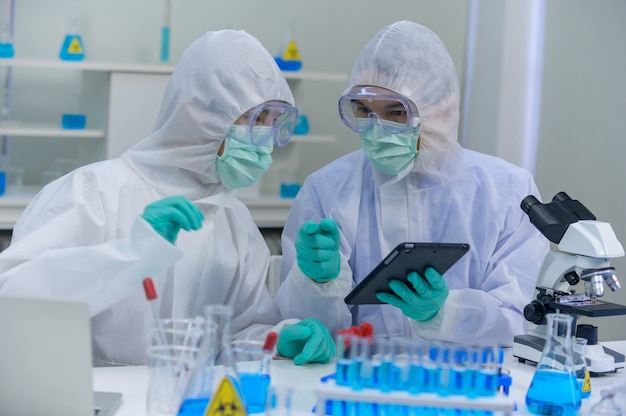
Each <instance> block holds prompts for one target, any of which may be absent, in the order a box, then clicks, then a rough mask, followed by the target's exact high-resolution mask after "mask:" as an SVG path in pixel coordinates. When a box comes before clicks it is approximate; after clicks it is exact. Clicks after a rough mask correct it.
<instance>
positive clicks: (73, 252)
mask: <svg viewBox="0 0 626 416" xmlns="http://www.w3.org/2000/svg"><path fill="white" fill-rule="evenodd" d="M296 119H297V109H296V108H295V107H294V100H293V96H292V94H291V91H290V89H289V87H288V85H287V82H286V81H285V78H284V76H283V75H282V73H281V72H280V70H279V69H278V67H277V65H276V63H275V61H274V59H273V57H272V56H271V54H270V53H269V52H268V51H267V50H266V49H265V48H264V47H263V46H262V45H261V43H260V42H259V41H258V40H257V39H255V38H253V37H252V36H250V35H249V34H247V33H246V32H244V31H235V30H224V31H216V32H207V33H206V34H204V35H203V36H202V37H200V38H199V39H197V40H196V41H194V42H193V43H192V44H191V45H190V46H189V47H188V48H187V49H186V50H185V52H184V53H183V54H182V56H181V58H180V61H179V62H178V64H177V65H176V68H175V70H174V72H173V74H172V76H171V79H170V80H169V83H168V85H167V87H166V90H165V93H164V96H163V101H162V104H161V108H160V111H159V113H158V118H157V121H156V125H155V128H154V131H153V132H152V133H151V134H150V135H149V136H147V137H146V138H144V139H143V140H142V141H141V142H139V143H138V144H136V145H135V146H134V147H132V148H130V149H129V150H128V151H126V152H125V153H124V154H122V155H121V156H120V157H118V158H114V159H110V160H107V161H102V162H96V163H93V164H90V165H87V166H84V167H81V168H79V169H77V170H75V171H73V172H71V173H69V174H67V175H65V176H63V177H61V178H59V179H57V180H55V181H54V182H52V183H50V184H49V185H47V186H46V187H44V189H42V191H41V192H40V193H39V194H38V195H37V196H36V197H35V199H34V200H33V201H32V202H31V203H30V204H29V205H28V207H27V208H26V210H25V211H24V213H23V214H22V215H21V216H20V218H19V220H18V221H17V223H16V224H15V228H14V233H13V240H12V242H11V245H10V247H9V248H8V249H6V250H5V251H4V252H3V253H1V254H0V295H2V294H21V295H32V296H40V297H51V298H61V299H69V300H79V301H84V302H86V303H87V304H88V306H89V310H90V313H91V315H92V330H93V331H92V332H93V348H94V364H95V365H100V366H101V365H118V364H145V363H146V362H147V354H146V350H147V346H148V345H149V337H148V331H147V329H148V328H149V327H150V326H151V325H152V313H151V307H150V304H149V302H148V301H147V300H146V295H145V294H144V292H143V290H142V280H143V279H144V278H145V277H146V276H150V277H151V278H152V279H153V281H154V284H155V287H156V290H157V293H158V298H157V302H158V303H159V304H158V307H159V314H160V316H161V317H162V318H181V317H194V316H198V315H200V316H202V315H204V307H205V306H206V305H208V304H230V305H232V306H233V320H232V331H233V334H234V336H235V337H236V338H242V337H264V336H265V334H267V333H268V332H269V330H271V329H278V328H276V327H275V325H276V324H277V323H278V322H279V320H280V316H279V313H278V311H277V309H276V306H275V304H274V303H273V301H272V299H271V297H270V295H269V292H268V291H267V289H266V286H265V278H266V274H267V269H268V265H269V258H270V253H269V249H268V248H267V245H266V243H265V240H264V239H263V237H262V235H261V233H260V231H259V230H258V228H257V226H256V225H255V223H254V221H253V219H252V217H251V215H250V212H249V211H248V209H247V208H246V207H245V205H244V204H243V203H242V202H240V201H239V200H238V199H237V198H236V197H235V194H234V191H233V189H236V188H240V187H244V186H249V185H252V184H253V183H254V182H256V181H257V180H258V179H259V178H260V177H261V176H262V175H263V173H264V172H265V171H266V170H267V168H268V167H269V165H270V164H271V162H272V158H271V152H272V150H273V146H274V144H277V145H283V144H285V142H286V141H287V140H288V139H289V137H290V135H291V134H292V133H293V128H294V126H295V122H296ZM218 155H219V156H218ZM180 229H184V230H189V231H190V232H182V233H179V232H178V231H179V230H180ZM174 263H175V264H174Z"/></svg>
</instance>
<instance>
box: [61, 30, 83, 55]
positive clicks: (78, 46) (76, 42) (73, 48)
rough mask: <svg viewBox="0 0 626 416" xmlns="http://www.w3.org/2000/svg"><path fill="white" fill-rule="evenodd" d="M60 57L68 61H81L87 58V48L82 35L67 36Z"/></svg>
mask: <svg viewBox="0 0 626 416" xmlns="http://www.w3.org/2000/svg"><path fill="white" fill-rule="evenodd" d="M59 57H60V58H61V59H63V60H66V61H80V60H82V59H83V58H84V57H85V48H83V41H82V40H81V38H80V35H76V34H69V35H65V38H64V39H63V45H62V46H61V52H60V53H59Z"/></svg>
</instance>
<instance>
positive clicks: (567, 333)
mask: <svg viewBox="0 0 626 416" xmlns="http://www.w3.org/2000/svg"><path fill="white" fill-rule="evenodd" d="M546 319H547V324H546V343H545V345H544V348H543V351H542V353H541V358H540V359H539V363H537V369H536V370H535V374H534V375H533V379H532V381H531V383H530V387H529V388H528V391H527V392H526V406H527V407H528V411H529V412H530V413H532V414H535V415H560V416H570V415H571V416H574V415H576V414H577V413H578V409H580V405H581V391H580V388H579V387H578V382H577V380H576V373H575V371H574V367H573V364H572V355H573V354H572V323H573V317H572V316H571V315H567V314H558V313H556V314H554V313H551V314H547V315H546Z"/></svg>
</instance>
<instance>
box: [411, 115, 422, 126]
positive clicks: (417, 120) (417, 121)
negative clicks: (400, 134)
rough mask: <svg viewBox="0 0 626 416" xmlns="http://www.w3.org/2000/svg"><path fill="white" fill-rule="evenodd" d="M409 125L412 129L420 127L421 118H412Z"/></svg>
mask: <svg viewBox="0 0 626 416" xmlns="http://www.w3.org/2000/svg"><path fill="white" fill-rule="evenodd" d="M409 125H410V126H411V127H412V128H415V127H417V126H419V125H420V118H419V117H417V116H415V117H412V118H411V122H410V123H409Z"/></svg>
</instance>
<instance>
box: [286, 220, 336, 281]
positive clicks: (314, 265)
mask: <svg viewBox="0 0 626 416" xmlns="http://www.w3.org/2000/svg"><path fill="white" fill-rule="evenodd" d="M296 258H297V260H298V267H300V270H302V273H304V274H305V275H306V276H308V277H310V278H311V279H313V280H315V281H316V282H318V283H324V282H328V281H330V280H333V279H334V278H336V277H337V276H338V275H339V268H340V267H341V261H340V259H341V257H340V255H339V227H338V226H337V223H336V222H335V220H333V219H332V218H324V219H323V220H322V221H320V223H319V224H317V223H315V222H313V221H307V222H305V223H304V224H302V226H301V227H300V229H299V230H298V237H297V238H296Z"/></svg>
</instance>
